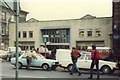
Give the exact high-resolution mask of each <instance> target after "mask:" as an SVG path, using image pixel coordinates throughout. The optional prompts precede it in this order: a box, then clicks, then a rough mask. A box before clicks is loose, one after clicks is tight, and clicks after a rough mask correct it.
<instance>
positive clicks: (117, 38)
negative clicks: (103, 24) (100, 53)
mask: <svg viewBox="0 0 120 80" xmlns="http://www.w3.org/2000/svg"><path fill="white" fill-rule="evenodd" d="M112 22H113V25H112V26H113V27H112V31H113V33H112V40H113V49H114V50H115V51H120V0H113V19H112Z"/></svg>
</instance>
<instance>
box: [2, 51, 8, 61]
mask: <svg viewBox="0 0 120 80" xmlns="http://www.w3.org/2000/svg"><path fill="white" fill-rule="evenodd" d="M7 57H8V54H7V51H4V50H0V58H1V59H5V60H7Z"/></svg>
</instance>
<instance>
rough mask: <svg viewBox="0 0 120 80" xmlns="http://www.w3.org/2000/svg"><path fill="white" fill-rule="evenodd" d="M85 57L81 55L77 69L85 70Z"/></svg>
mask: <svg viewBox="0 0 120 80" xmlns="http://www.w3.org/2000/svg"><path fill="white" fill-rule="evenodd" d="M84 63H85V55H81V56H80V57H79V58H78V61H77V67H78V68H84V67H85V65H84Z"/></svg>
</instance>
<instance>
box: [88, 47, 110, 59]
mask: <svg viewBox="0 0 120 80" xmlns="http://www.w3.org/2000/svg"><path fill="white" fill-rule="evenodd" d="M96 49H97V50H98V51H99V52H100V56H101V58H102V59H106V58H108V56H109V50H110V49H111V48H110V47H96ZM87 50H88V51H91V50H92V47H88V48H87Z"/></svg>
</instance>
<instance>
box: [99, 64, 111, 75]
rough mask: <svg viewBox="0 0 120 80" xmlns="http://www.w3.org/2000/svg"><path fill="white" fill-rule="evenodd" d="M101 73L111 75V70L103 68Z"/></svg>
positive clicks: (106, 67) (107, 67)
mask: <svg viewBox="0 0 120 80" xmlns="http://www.w3.org/2000/svg"><path fill="white" fill-rule="evenodd" d="M101 71H102V73H104V74H109V73H111V71H112V70H111V68H110V67H109V66H103V67H102V69H101Z"/></svg>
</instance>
